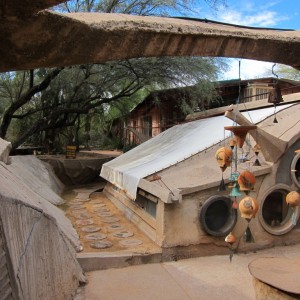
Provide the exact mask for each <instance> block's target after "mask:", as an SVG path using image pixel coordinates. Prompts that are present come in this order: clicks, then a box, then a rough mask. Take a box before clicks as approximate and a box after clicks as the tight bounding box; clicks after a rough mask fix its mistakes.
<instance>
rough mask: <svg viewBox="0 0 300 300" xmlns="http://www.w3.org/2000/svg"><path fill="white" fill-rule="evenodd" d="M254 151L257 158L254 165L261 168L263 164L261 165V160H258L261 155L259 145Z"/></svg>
mask: <svg viewBox="0 0 300 300" xmlns="http://www.w3.org/2000/svg"><path fill="white" fill-rule="evenodd" d="M253 151H254V153H255V157H256V159H255V161H254V163H253V166H258V167H260V166H261V164H260V161H259V159H258V154H259V152H260V146H259V144H256V145H255V146H254V147H253Z"/></svg>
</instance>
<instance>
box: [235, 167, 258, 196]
mask: <svg viewBox="0 0 300 300" xmlns="http://www.w3.org/2000/svg"><path fill="white" fill-rule="evenodd" d="M255 182H256V179H255V176H254V175H253V174H252V173H251V172H249V171H243V172H242V173H241V174H240V175H239V177H238V184H239V186H240V190H241V191H244V192H245V194H246V195H248V194H249V192H250V191H252V190H253V189H254V185H255Z"/></svg>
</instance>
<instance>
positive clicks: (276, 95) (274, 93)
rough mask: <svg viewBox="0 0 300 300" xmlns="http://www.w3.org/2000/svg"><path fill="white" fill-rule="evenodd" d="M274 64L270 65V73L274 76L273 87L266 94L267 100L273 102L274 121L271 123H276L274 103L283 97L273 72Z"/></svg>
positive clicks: (280, 100)
mask: <svg viewBox="0 0 300 300" xmlns="http://www.w3.org/2000/svg"><path fill="white" fill-rule="evenodd" d="M275 66H276V64H274V65H273V66H272V74H273V75H274V76H275V77H276V79H275V78H274V79H273V89H272V90H271V91H270V92H269V95H268V102H269V103H273V104H274V121H273V123H278V121H277V118H276V105H277V104H279V103H280V102H283V98H282V95H281V90H280V88H279V86H278V75H277V74H275V72H274V67H275Z"/></svg>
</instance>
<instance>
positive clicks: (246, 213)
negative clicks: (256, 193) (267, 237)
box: [239, 196, 258, 243]
mask: <svg viewBox="0 0 300 300" xmlns="http://www.w3.org/2000/svg"><path fill="white" fill-rule="evenodd" d="M239 210H240V213H241V217H242V218H244V219H246V220H247V222H248V224H247V228H246V231H245V234H244V241H245V242H246V243H251V242H254V238H253V235H252V233H251V230H250V221H251V220H252V219H253V218H255V215H256V213H257V211H258V203H257V201H256V199H255V198H253V197H250V196H246V197H245V198H243V199H242V200H241V201H240V203H239Z"/></svg>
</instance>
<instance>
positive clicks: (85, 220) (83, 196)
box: [65, 185, 160, 253]
mask: <svg viewBox="0 0 300 300" xmlns="http://www.w3.org/2000/svg"><path fill="white" fill-rule="evenodd" d="M102 188H103V185H102V186H100V188H99V185H91V186H90V187H88V186H85V187H82V188H75V189H73V190H72V191H69V193H68V195H67V196H66V197H65V199H66V209H65V211H66V216H67V217H68V218H69V219H70V220H71V222H72V224H73V226H74V228H75V229H76V230H77V232H78V234H79V237H80V241H81V245H82V247H83V252H86V253H91V252H119V251H121V252H122V251H131V252H135V253H149V252H153V251H160V250H159V247H158V246H157V245H155V244H154V243H153V242H152V241H151V240H150V239H149V238H147V237H146V236H145V235H144V234H143V233H142V232H141V231H140V230H139V229H138V228H137V227H136V226H135V225H134V224H132V223H131V222H130V221H129V220H127V219H126V217H125V216H124V215H123V213H122V212H120V211H119V210H118V208H117V207H115V205H114V204H113V203H112V202H111V201H110V200H109V199H107V198H106V196H105V195H104V194H103V192H102V191H101V190H102Z"/></svg>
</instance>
